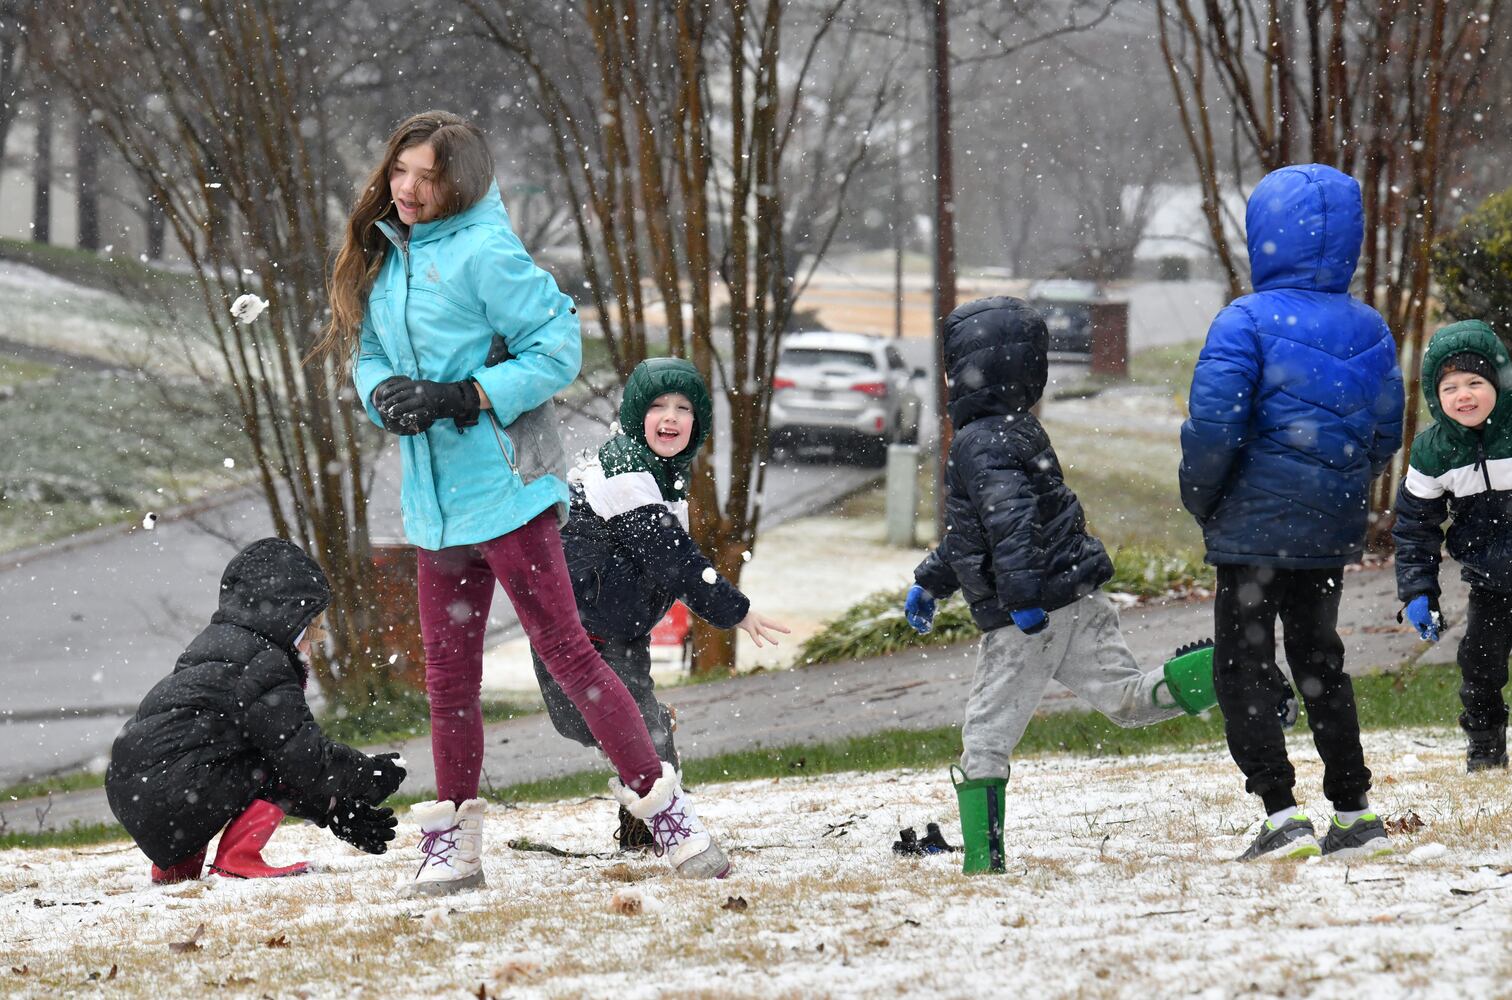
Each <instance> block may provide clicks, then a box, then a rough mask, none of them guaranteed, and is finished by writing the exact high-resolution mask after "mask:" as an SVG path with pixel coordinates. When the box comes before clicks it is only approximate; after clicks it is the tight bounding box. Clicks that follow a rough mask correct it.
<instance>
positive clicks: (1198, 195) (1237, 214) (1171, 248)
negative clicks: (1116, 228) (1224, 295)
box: [1124, 184, 1245, 278]
mask: <svg viewBox="0 0 1512 1000" xmlns="http://www.w3.org/2000/svg"><path fill="white" fill-rule="evenodd" d="M1137 195H1138V192H1137V191H1133V190H1131V191H1128V192H1125V194H1124V200H1125V201H1126V202H1132V200H1133V198H1134V197H1136V196H1137ZM1244 202H1245V197H1244V195H1243V194H1242V193H1241V192H1239V191H1238V190H1230V191H1229V192H1227V193H1226V194H1225V196H1224V208H1225V212H1224V222H1225V226H1224V231H1225V233H1226V234H1227V236H1228V239H1229V241H1230V244H1231V245H1232V246H1233V247H1234V249H1235V251H1236V254H1237V257H1238V258H1239V259H1240V260H1243V259H1244ZM1151 204H1152V205H1153V209H1152V211H1151V213H1150V221H1149V224H1148V225H1147V226H1145V234H1144V238H1143V239H1141V240H1140V241H1139V244H1138V245H1137V246H1136V247H1135V248H1134V261H1135V267H1136V270H1137V271H1138V273H1140V274H1143V275H1148V276H1151V277H1155V276H1157V275H1159V274H1161V272H1162V270H1165V271H1167V272H1168V271H1170V270H1171V266H1170V263H1169V262H1171V261H1176V260H1184V261H1186V266H1187V269H1188V274H1189V275H1190V276H1191V277H1194V278H1195V277H1204V278H1221V277H1222V276H1223V272H1222V270H1221V269H1220V268H1219V266H1218V262H1217V259H1216V257H1215V255H1214V253H1213V241H1212V236H1211V235H1210V233H1209V231H1208V223H1207V219H1206V218H1205V217H1204V215H1203V211H1202V189H1201V188H1200V187H1199V186H1198V185H1196V184H1161V185H1158V186H1157V187H1156V191H1155V196H1154V198H1153V199H1151ZM1162 262H1166V263H1164V264H1163V263H1162Z"/></svg>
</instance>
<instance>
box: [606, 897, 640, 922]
mask: <svg viewBox="0 0 1512 1000" xmlns="http://www.w3.org/2000/svg"><path fill="white" fill-rule="evenodd" d="M645 908H646V903H645V901H644V900H643V899H641V896H640V893H638V892H616V893H615V894H614V895H613V896H610V897H609V912H610V913H618V914H619V915H620V916H622V917H637V916H640V914H641V913H642V912H643V911H644V910H645Z"/></svg>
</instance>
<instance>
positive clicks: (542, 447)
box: [353, 185, 583, 549]
mask: <svg viewBox="0 0 1512 1000" xmlns="http://www.w3.org/2000/svg"><path fill="white" fill-rule="evenodd" d="M378 225H379V226H380V227H381V228H382V229H383V231H384V233H385V234H386V235H387V236H388V237H389V240H390V241H391V242H392V243H393V246H392V248H391V249H390V250H389V252H388V254H387V256H386V257H385V258H384V261H383V266H382V269H381V270H380V271H379V272H378V278H377V280H376V281H375V282H374V284H373V290H372V292H371V294H369V296H368V304H367V312H366V314H365V315H364V317H363V321H362V339H361V343H360V345H359V347H358V351H357V357H356V359H355V363H354V366H353V381H354V382H355V383H356V386H357V395H358V398H360V399H361V400H362V401H363V403H364V405H365V406H366V407H367V413H368V416H369V418H371V419H372V421H373V422H374V423H375V424H378V425H379V426H380V427H381V426H382V425H383V422H382V420H381V418H380V417H379V415H378V411H377V409H376V408H374V406H373V401H372V395H373V390H374V389H375V388H377V386H378V384H379V383H380V382H382V381H383V380H384V379H386V378H388V377H390V376H392V375H408V376H410V377H411V378H420V379H430V380H433V381H437V382H460V381H462V380H464V379H473V380H474V381H476V382H477V383H478V384H479V385H480V386H482V387H483V391H484V392H486V393H487V394H488V398H489V400H490V402H491V403H492V406H493V409H492V411H491V412H489V413H485V414H484V415H483V419H482V421H481V422H480V423H479V424H478V425H477V426H476V427H472V428H462V427H457V426H456V424H455V423H454V422H453V421H451V420H438V421H436V422H435V423H434V424H432V425H431V427H430V429H429V430H427V431H425V432H424V433H423V434H415V435H411V436H405V437H401V438H400V439H399V443H400V448H401V449H402V454H403V461H404V485H403V489H402V495H401V508H402V510H403V514H404V533H405V535H407V536H408V538H409V540H410V541H411V542H412V543H414V544H415V545H418V546H420V547H421V548H425V549H440V548H445V547H447V546H452V545H472V544H476V543H478V542H486V541H488V540H490V539H493V538H498V537H499V536H500V535H505V534H508V533H509V532H511V531H513V530H514V529H516V528H518V527H520V526H522V525H524V524H525V523H527V522H528V521H530V520H531V519H532V518H534V517H535V516H536V515H537V514H540V513H541V512H542V511H544V510H546V509H548V508H550V507H552V506H553V505H556V506H558V507H559V509H560V513H561V514H562V515H563V516H565V514H566V505H567V482H566V472H567V470H566V456H565V454H564V453H563V452H562V448H561V439H560V437H559V436H558V432H557V427H556V417H555V414H554V412H553V411H552V407H551V398H552V396H554V395H556V393H557V392H558V391H560V390H561V389H563V388H564V387H566V386H567V385H568V384H569V383H570V382H571V381H572V380H573V379H574V378H576V377H577V373H578V368H579V366H580V365H581V363H582V352H583V345H582V340H581V338H580V336H579V331H578V318H577V310H576V309H575V308H573V304H572V300H571V299H570V298H568V297H567V296H566V295H563V294H562V293H561V291H560V290H558V288H557V285H556V282H555V281H554V280H553V279H552V277H551V275H550V274H548V273H547V272H545V271H543V270H542V269H541V268H539V267H537V266H536V265H535V263H534V262H533V261H532V260H531V259H530V255H529V254H528V253H526V252H525V248H524V246H522V245H521V243H520V240H519V238H518V237H517V236H515V234H514V231H513V230H511V229H510V227H509V216H508V215H507V214H506V213H505V211H504V203H503V202H502V201H500V200H499V188H498V185H493V186H491V187H490V188H489V190H488V193H487V194H486V195H484V196H483V198H482V199H481V200H480V201H478V203H477V204H475V205H473V206H472V207H471V208H469V209H467V210H466V211H463V212H459V213H457V214H456V215H453V216H450V217H448V218H445V219H438V220H436V221H435V222H425V223H420V224H418V225H415V226H413V227H411V228H410V231H409V234H408V240H407V241H406V239H405V238H404V234H403V233H402V232H401V231H400V230H399V229H398V228H397V227H395V226H393V225H391V224H389V223H388V222H379V223H378ZM495 334H498V335H500V336H502V337H503V338H504V341H505V342H506V344H507V345H508V348H509V355H510V357H509V358H508V360H505V361H504V362H502V363H501V364H495V365H492V366H489V365H486V364H485V362H486V360H487V359H488V356H489V349H490V346H491V344H492V341H493V338H494V335H495Z"/></svg>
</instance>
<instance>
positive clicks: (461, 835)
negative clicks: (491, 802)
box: [400, 799, 487, 896]
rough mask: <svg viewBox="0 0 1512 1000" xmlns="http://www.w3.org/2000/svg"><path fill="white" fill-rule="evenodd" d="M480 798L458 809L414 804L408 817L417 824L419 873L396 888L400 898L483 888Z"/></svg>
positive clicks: (484, 805) (447, 803)
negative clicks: (398, 890)
mask: <svg viewBox="0 0 1512 1000" xmlns="http://www.w3.org/2000/svg"><path fill="white" fill-rule="evenodd" d="M486 808H487V803H486V802H484V801H483V800H482V799H468V800H467V801H466V802H464V803H462V804H461V805H460V806H459V805H456V804H454V803H452V802H450V801H444V802H417V803H415V804H414V805H413V806H410V816H412V817H413V818H414V819H415V821H416V822H417V823H419V824H420V854H421V860H420V870H419V871H417V872H416V873H415V878H414V880H413V881H411V882H408V883H406V884H405V885H404V886H403V888H401V889H400V894H401V895H403V896H445V895H447V894H448V893H453V892H461V891H462V890H464V889H480V888H482V887H483V811H484V809H486Z"/></svg>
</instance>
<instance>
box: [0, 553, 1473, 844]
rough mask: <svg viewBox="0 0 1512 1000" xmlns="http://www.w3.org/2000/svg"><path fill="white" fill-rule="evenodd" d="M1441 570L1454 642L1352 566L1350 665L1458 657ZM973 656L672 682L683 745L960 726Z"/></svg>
mask: <svg viewBox="0 0 1512 1000" xmlns="http://www.w3.org/2000/svg"><path fill="white" fill-rule="evenodd" d="M1443 579H1444V584H1445V595H1444V605H1445V607H1447V608H1449V609H1450V617H1451V623H1452V625H1453V627H1452V628H1451V630H1450V631H1449V632H1448V634H1447V636H1446V638H1445V639H1444V641H1442V642H1440V643H1439V644H1438V645H1437V646H1433V647H1429V646H1428V645H1427V644H1425V643H1422V642H1419V641H1418V639H1417V636H1416V634H1415V633H1413V632H1411V631H1410V630H1408V629H1404V628H1401V627H1398V626H1397V625H1396V624H1395V622H1394V620H1393V619H1394V615H1395V612H1396V609H1397V602H1396V596H1395V576H1394V573H1393V571H1392V569H1391V568H1390V567H1387V568H1385V569H1373V570H1364V571H1360V572H1357V573H1349V574H1347V575H1346V578H1345V584H1344V598H1343V602H1342V606H1341V609H1340V622H1341V628H1340V632H1341V633H1342V635H1343V637H1344V640H1345V643H1346V654H1345V655H1346V664H1347V667H1348V669H1349V670H1350V672H1351V673H1361V672H1366V671H1371V670H1380V669H1392V668H1396V667H1399V666H1401V665H1402V664H1404V663H1410V662H1414V661H1416V660H1418V659H1419V658H1420V657H1422V658H1425V659H1426V660H1427V661H1428V662H1434V663H1439V662H1450V661H1452V660H1453V659H1454V654H1455V649H1456V648H1457V643H1458V641H1459V637H1460V636H1461V635H1462V634H1463V631H1464V629H1463V621H1462V620H1455V617H1456V615H1457V614H1459V615H1462V614H1463V608H1464V606H1465V597H1466V588H1465V586H1464V584H1463V583H1461V582H1460V581H1459V575H1458V573H1455V572H1453V569H1452V568H1451V567H1446V572H1445V573H1444V577H1443ZM1122 621H1123V628H1124V633H1125V635H1126V636H1127V637H1128V640H1129V645H1130V647H1131V648H1132V649H1133V650H1134V652H1135V654H1136V655H1137V656H1138V657H1139V658H1140V660H1141V662H1143V663H1145V664H1155V663H1158V662H1160V661H1162V660H1163V659H1164V658H1165V657H1167V656H1169V655H1170V652H1171V650H1173V649H1174V648H1175V647H1177V646H1179V645H1181V644H1183V643H1186V642H1190V641H1192V640H1193V639H1197V638H1203V637H1206V636H1208V635H1211V634H1212V604H1211V602H1208V601H1192V602H1185V603H1169V604H1161V605H1153V606H1150V607H1144V608H1136V609H1126V610H1125V611H1124V612H1123V614H1122ZM1278 648H1279V645H1278ZM1425 654H1426V655H1425ZM974 664H975V648H974V646H972V645H966V646H958V647H952V648H946V649H935V650H929V651H925V650H921V649H914V650H908V651H904V652H900V653H896V654H893V655H891V656H885V657H878V658H876V659H871V660H862V661H857V662H851V663H836V664H827V665H824V666H818V667H808V668H804V669H799V670H791V671H778V672H773V673H766V674H756V675H751V676H744V677H736V678H731V679H729V680H722V681H714V682H710V683H706V684H696V685H691V686H688V687H680V688H674V689H671V690H669V691H667V692H666V693H665V695H664V698H665V701H666V702H667V703H668V704H671V705H673V706H675V707H676V708H677V713H678V721H679V730H678V746H679V748H680V751H681V752H682V754H683V756H684V757H685V758H695V757H710V756H714V755H716V754H721V753H726V752H730V751H737V750H747V749H753V748H757V747H784V746H798V745H803V744H806V743H814V742H820V741H827V740H835V739H842V738H845V737H848V736H858V735H864V734H867V733H874V732H878V731H882V730H888V729H905V730H907V729H931V728H934V727H937V726H944V725H951V724H956V723H959V722H960V720H961V713H962V709H963V706H964V705H965V701H966V694H967V691H968V689H969V687H970V682H971V675H972V669H973V666H974ZM1077 704H1078V702H1077V701H1076V700H1075V699H1074V698H1072V697H1071V696H1070V694H1069V692H1066V691H1064V690H1063V689H1055V690H1052V691H1051V692H1050V693H1049V694H1048V695H1047V696H1046V699H1045V703H1044V705H1043V706H1042V708H1043V709H1044V710H1051V711H1054V710H1061V709H1065V708H1069V707H1072V706H1074V705H1077ZM1452 721H1453V720H1451V719H1446V720H1445V722H1446V723H1452ZM1306 740H1307V736H1306V734H1305V733H1297V734H1294V735H1293V737H1292V742H1293V744H1294V745H1296V744H1297V743H1298V741H1306ZM397 749H399V750H400V751H401V752H402V753H403V754H404V755H405V758H406V760H407V762H408V764H409V767H410V777H409V779H408V780H407V781H406V783H405V786H404V789H403V791H404V792H406V793H415V794H420V793H426V792H430V791H431V790H433V789H434V787H435V776H434V772H433V771H432V769H431V755H430V744H429V740H428V739H424V738H422V739H418V740H411V741H409V742H408V743H406V744H403V745H401V746H398V747H397ZM483 767H484V789H485V791H486V790H487V789H488V788H490V787H502V786H505V785H510V784H514V783H516V782H522V781H533V780H537V779H541V778H550V777H555V776H558V775H563V774H570V773H573V772H576V771H584V770H601V771H603V772H604V774H605V777H606V778H607V777H608V773H609V772H608V770H607V768H606V766H605V764H604V762H603V760H602V759H601V758H599V757H598V755H597V754H595V753H594V752H592V751H589V750H586V749H584V748H582V747H579V746H578V745H577V744H575V743H571V742H569V741H567V740H564V739H562V738H561V737H560V736H558V735H556V733H555V731H554V730H552V728H551V724H550V722H549V721H548V720H547V719H546V717H545V716H544V715H533V716H527V717H525V718H522V719H516V720H514V721H512V722H505V723H498V724H495V725H491V726H489V727H488V729H487V736H486V749H485V758H484V765H483ZM1236 774H1237V772H1236ZM1236 780H1237V778H1236ZM39 814H40V815H41V816H42V818H41V820H40V823H41V825H42V826H44V827H46V828H49V829H56V828H60V827H66V826H67V825H69V824H70V823H72V822H82V823H101V822H110V821H111V817H110V813H109V809H108V808H107V807H106V804H105V797H104V793H103V792H101V791H87V792H78V793H74V794H71V795H67V796H60V797H59V798H58V799H56V800H55V801H54V802H53V803H52V805H51V807H50V811H48V806H47V804H46V803H37V802H30V803H18V804H14V805H7V804H0V815H5V816H6V817H7V819H8V821H9V822H10V823H11V824H12V828H13V829H16V828H20V829H30V828H33V827H34V826H36V825H37V824H38V822H39V820H38V817H39ZM606 822H607V813H606Z"/></svg>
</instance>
